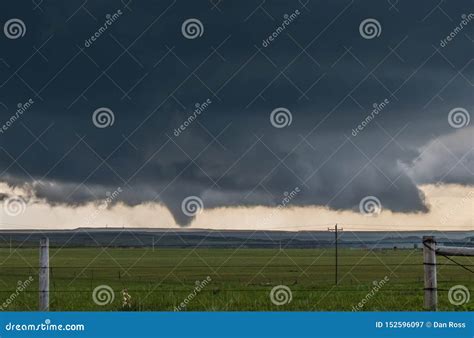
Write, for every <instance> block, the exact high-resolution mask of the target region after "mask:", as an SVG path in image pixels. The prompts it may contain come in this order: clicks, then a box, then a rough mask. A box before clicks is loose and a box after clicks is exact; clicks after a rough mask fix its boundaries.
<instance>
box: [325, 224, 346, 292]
mask: <svg viewBox="0 0 474 338" xmlns="http://www.w3.org/2000/svg"><path fill="white" fill-rule="evenodd" d="M343 230H344V229H343V228H341V229H338V228H337V224H336V226H335V227H334V228H328V231H330V232H333V231H334V247H335V249H336V250H335V251H336V254H335V256H336V257H335V258H336V259H335V261H336V265H335V271H334V281H335V284H336V285H337V284H338V283H339V278H338V276H337V273H338V270H339V259H338V253H337V246H338V234H337V232H338V231H343Z"/></svg>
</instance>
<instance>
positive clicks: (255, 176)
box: [0, 0, 474, 230]
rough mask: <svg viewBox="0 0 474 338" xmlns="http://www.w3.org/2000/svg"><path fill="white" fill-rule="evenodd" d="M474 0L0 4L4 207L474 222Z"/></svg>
mask: <svg viewBox="0 0 474 338" xmlns="http://www.w3.org/2000/svg"><path fill="white" fill-rule="evenodd" d="M473 5H474V3H473V2H472V1H468V0H462V1H456V2H454V1H449V2H448V1H446V2H443V1H441V2H437V1H436V2H435V1H416V2H409V1H391V2H390V1H380V0H379V1H375V0H373V1H350V0H341V1H339V0H338V1H307V2H305V1H266V2H261V3H258V2H256V1H238V2H237V1H234V2H231V1H227V0H224V1H216V0H214V1H211V2H210V1H204V0H203V1H153V2H152V1H148V2H146V3H142V2H138V1H129V2H126V1H100V2H87V1H86V2H84V1H83V0H77V1H76V0H74V1H67V2H61V1H48V2H41V3H38V4H36V5H35V3H32V2H31V1H26V0H22V1H16V2H9V3H8V5H7V4H2V5H1V6H2V10H1V11H0V23H1V25H2V27H1V28H3V29H2V30H1V32H0V33H2V34H0V35H1V36H0V124H1V125H2V126H1V127H2V128H1V131H0V146H1V148H0V172H1V176H0V180H1V183H0V187H1V190H0V197H1V198H2V200H3V202H4V207H3V210H2V214H1V217H2V222H3V226H4V227H8V226H12V225H15V224H19V225H22V226H30V227H37V226H39V225H41V226H50V225H54V227H61V226H65V227H66V226H67V227H74V226H75V224H77V226H85V225H87V226H103V225H104V223H106V224H108V225H110V226H113V225H117V226H122V225H126V226H162V227H164V226H175V225H176V224H177V225H180V226H196V227H218V228H239V227H240V224H241V227H242V228H247V229H248V228H256V229H258V228H259V225H258V224H256V223H258V222H262V218H265V222H267V223H265V224H260V226H261V227H264V228H268V227H272V226H273V227H277V226H278V227H281V228H285V229H292V228H295V229H296V228H297V226H298V225H301V224H304V225H308V226H310V225H311V224H316V223H320V224H323V223H326V222H327V223H332V222H338V221H339V222H344V223H350V222H351V221H354V222H355V223H361V224H362V223H364V224H365V223H370V224H371V225H377V224H384V225H386V227H387V230H391V229H390V228H389V227H390V224H391V225H394V224H398V225H404V226H406V227H408V228H410V229H413V230H415V229H418V228H425V226H424V225H423V224H428V221H429V225H430V227H432V228H443V229H453V230H454V229H469V228H470V229H472V228H473V221H472V216H473V215H472V210H473V209H472V206H473V202H472V197H473V196H472V184H473V183H474V180H473V173H474V165H473V164H474V154H473V145H474V144H473V129H474V128H473V127H472V124H470V117H471V114H472V111H473V110H474V101H473V86H474V62H473V60H474V59H473V57H474V14H472V13H474V8H473V7H474V6H473ZM12 19H14V20H12ZM19 104H21V108H18V107H19ZM17 109H20V112H19V113H18V112H17ZM440 198H441V200H442V202H440V201H441V200H440ZM443 198H444V199H443ZM104 203H105V205H106V208H105V207H104V208H101V206H104ZM460 206H461V208H460V209H459V210H460V212H459V214H460V215H461V216H460V218H455V219H452V220H449V221H447V220H446V219H445V218H446V213H449V210H454V209H455V208H459V207H460ZM18 207H19V209H20V211H18ZM194 207H197V209H196V208H194ZM244 208H245V209H244ZM106 209H107V210H106ZM434 209H435V210H434ZM97 210H98V211H99V213H98V214H97V215H95V214H96V211H97ZM440 210H445V211H443V212H444V214H443V212H440ZM91 214H94V215H95V216H90V215H91ZM366 214H370V215H371V216H372V217H370V221H366V219H367V217H366V216H367V215H366ZM88 215H89V216H88ZM145 215H146V216H145ZM239 215H251V216H249V217H250V218H249V219H246V220H244V217H242V220H241V222H236V220H237V221H240V220H239ZM315 217H320V221H319V222H318V221H314V222H313V219H314V218H315ZM361 217H365V218H361ZM443 217H444V218H443ZM85 218H86V219H88V220H87V221H86V222H85V221H84V219H85ZM322 219H324V221H322ZM66 220H67V221H66ZM164 220H166V221H164ZM257 220H259V221H258V222H257ZM310 220H311V221H310ZM61 222H62V223H61ZM65 223H67V224H65ZM118 223H120V224H118Z"/></svg>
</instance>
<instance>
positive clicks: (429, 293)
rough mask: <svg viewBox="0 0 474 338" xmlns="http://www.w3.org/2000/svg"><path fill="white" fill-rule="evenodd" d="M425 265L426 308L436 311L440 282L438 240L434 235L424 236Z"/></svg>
mask: <svg viewBox="0 0 474 338" xmlns="http://www.w3.org/2000/svg"><path fill="white" fill-rule="evenodd" d="M423 266H424V271H425V302H424V307H425V309H426V310H431V311H436V308H437V305H438V290H437V288H438V282H437V278H436V241H435V239H434V237H433V236H423Z"/></svg>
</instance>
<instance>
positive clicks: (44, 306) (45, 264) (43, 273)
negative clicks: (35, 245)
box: [39, 238, 49, 311]
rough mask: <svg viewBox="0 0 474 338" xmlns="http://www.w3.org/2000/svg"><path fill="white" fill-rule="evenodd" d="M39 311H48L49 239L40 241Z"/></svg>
mask: <svg viewBox="0 0 474 338" xmlns="http://www.w3.org/2000/svg"><path fill="white" fill-rule="evenodd" d="M39 310H40V311H49V238H43V239H41V240H40V252H39Z"/></svg>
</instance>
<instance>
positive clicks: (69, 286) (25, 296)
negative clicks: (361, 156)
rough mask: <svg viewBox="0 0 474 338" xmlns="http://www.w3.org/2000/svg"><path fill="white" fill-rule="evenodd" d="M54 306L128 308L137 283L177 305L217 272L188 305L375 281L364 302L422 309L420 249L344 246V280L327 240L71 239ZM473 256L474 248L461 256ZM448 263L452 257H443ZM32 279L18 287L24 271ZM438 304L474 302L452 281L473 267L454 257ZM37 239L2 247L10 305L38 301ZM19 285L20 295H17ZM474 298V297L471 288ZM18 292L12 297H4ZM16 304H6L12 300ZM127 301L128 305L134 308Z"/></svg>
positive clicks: (336, 289)
mask: <svg viewBox="0 0 474 338" xmlns="http://www.w3.org/2000/svg"><path fill="white" fill-rule="evenodd" d="M50 257H51V260H50V262H51V268H52V269H51V296H50V297H51V310H53V311H60V310H64V311H72V310H76V311H77V310H79V311H80V310H94V311H117V310H123V308H122V304H121V303H122V299H121V298H122V297H121V293H120V292H121V290H123V289H125V288H126V289H128V293H129V294H130V295H131V297H132V298H131V300H132V308H131V310H137V311H156V310H158V311H173V310H174V308H175V307H176V306H178V305H179V304H180V303H181V302H183V301H184V299H185V298H186V297H188V295H189V294H192V293H193V290H194V288H195V285H196V284H195V283H196V281H202V280H204V279H206V278H207V276H209V277H210V279H211V281H210V282H209V283H208V284H207V285H206V286H204V287H203V288H202V290H201V291H200V292H196V296H195V297H194V298H193V299H192V300H190V301H189V302H188V305H187V307H186V310H188V311H198V310H199V311H244V310H249V311H257V310H258V311H297V310H301V311H323V310H325V311H351V310H352V309H353V306H357V304H358V303H359V302H361V301H362V299H364V298H366V297H367V295H368V293H369V292H370V291H371V290H373V288H374V284H373V282H374V281H380V280H382V279H384V278H385V276H387V278H388V282H386V283H385V284H384V285H383V286H381V287H380V289H379V290H378V291H374V292H372V295H371V296H370V297H369V298H368V299H366V300H367V301H366V303H365V305H364V306H363V307H362V308H361V309H360V310H361V311H369V310H372V311H373V310H375V311H390V310H393V311H402V310H414V311H417V310H422V309H423V265H422V252H421V250H415V249H413V250H377V251H371V250H363V249H342V250H339V264H340V267H339V278H340V282H339V285H338V286H335V285H334V284H335V283H334V251H333V250H327V249H284V250H281V251H280V250H275V249H239V250H236V249H196V250H193V249H157V250H152V249H151V248H148V249H141V248H140V249H137V248H129V249H123V248H113V249H112V248H109V249H102V248H67V249H61V250H58V249H55V248H51V250H50ZM456 260H457V261H459V262H461V263H464V264H471V265H472V264H473V258H472V257H456ZM438 261H439V263H443V264H448V263H449V264H452V263H450V262H449V261H447V260H446V259H445V258H443V257H439V258H438ZM29 276H32V278H33V282H31V284H30V285H29V286H27V287H26V288H25V290H24V291H20V292H18V295H16V291H15V290H16V288H17V286H18V285H19V284H18V283H19V281H20V282H21V281H25V280H26V279H28V277H29ZM438 280H439V288H440V289H442V290H444V291H440V292H439V294H438V297H439V309H440V310H447V311H465V310H474V306H473V304H474V303H473V301H472V300H471V301H470V302H469V303H467V304H465V305H461V306H454V305H452V304H450V302H449V301H448V292H447V290H448V289H449V288H450V287H452V286H454V285H457V284H461V285H464V286H466V287H467V288H469V289H470V290H473V289H474V274H472V273H470V272H468V271H466V270H463V269H462V268H460V267H458V266H455V265H442V266H440V267H438ZM99 285H108V286H110V287H111V288H112V289H113V290H114V291H115V299H114V301H113V302H112V303H110V304H107V305H104V306H99V305H97V304H96V303H94V301H93V299H92V290H93V289H94V288H96V287H97V286H99ZM276 285H286V286H288V287H289V288H290V289H291V293H292V300H291V302H289V303H287V304H284V305H281V306H277V305H274V304H273V303H272V302H271V300H270V291H271V290H272V288H273V287H274V286H276ZM37 290H38V249H18V250H13V251H11V252H10V250H9V249H5V248H3V249H0V306H1V305H2V303H3V310H9V311H18V310H20V311H25V310H37V309H38V293H37ZM12 294H14V297H13V299H12ZM471 298H474V296H473V297H471ZM6 299H9V300H10V301H9V303H10V304H5V300H6ZM5 305H7V306H5ZM127 309H128V308H127Z"/></svg>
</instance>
